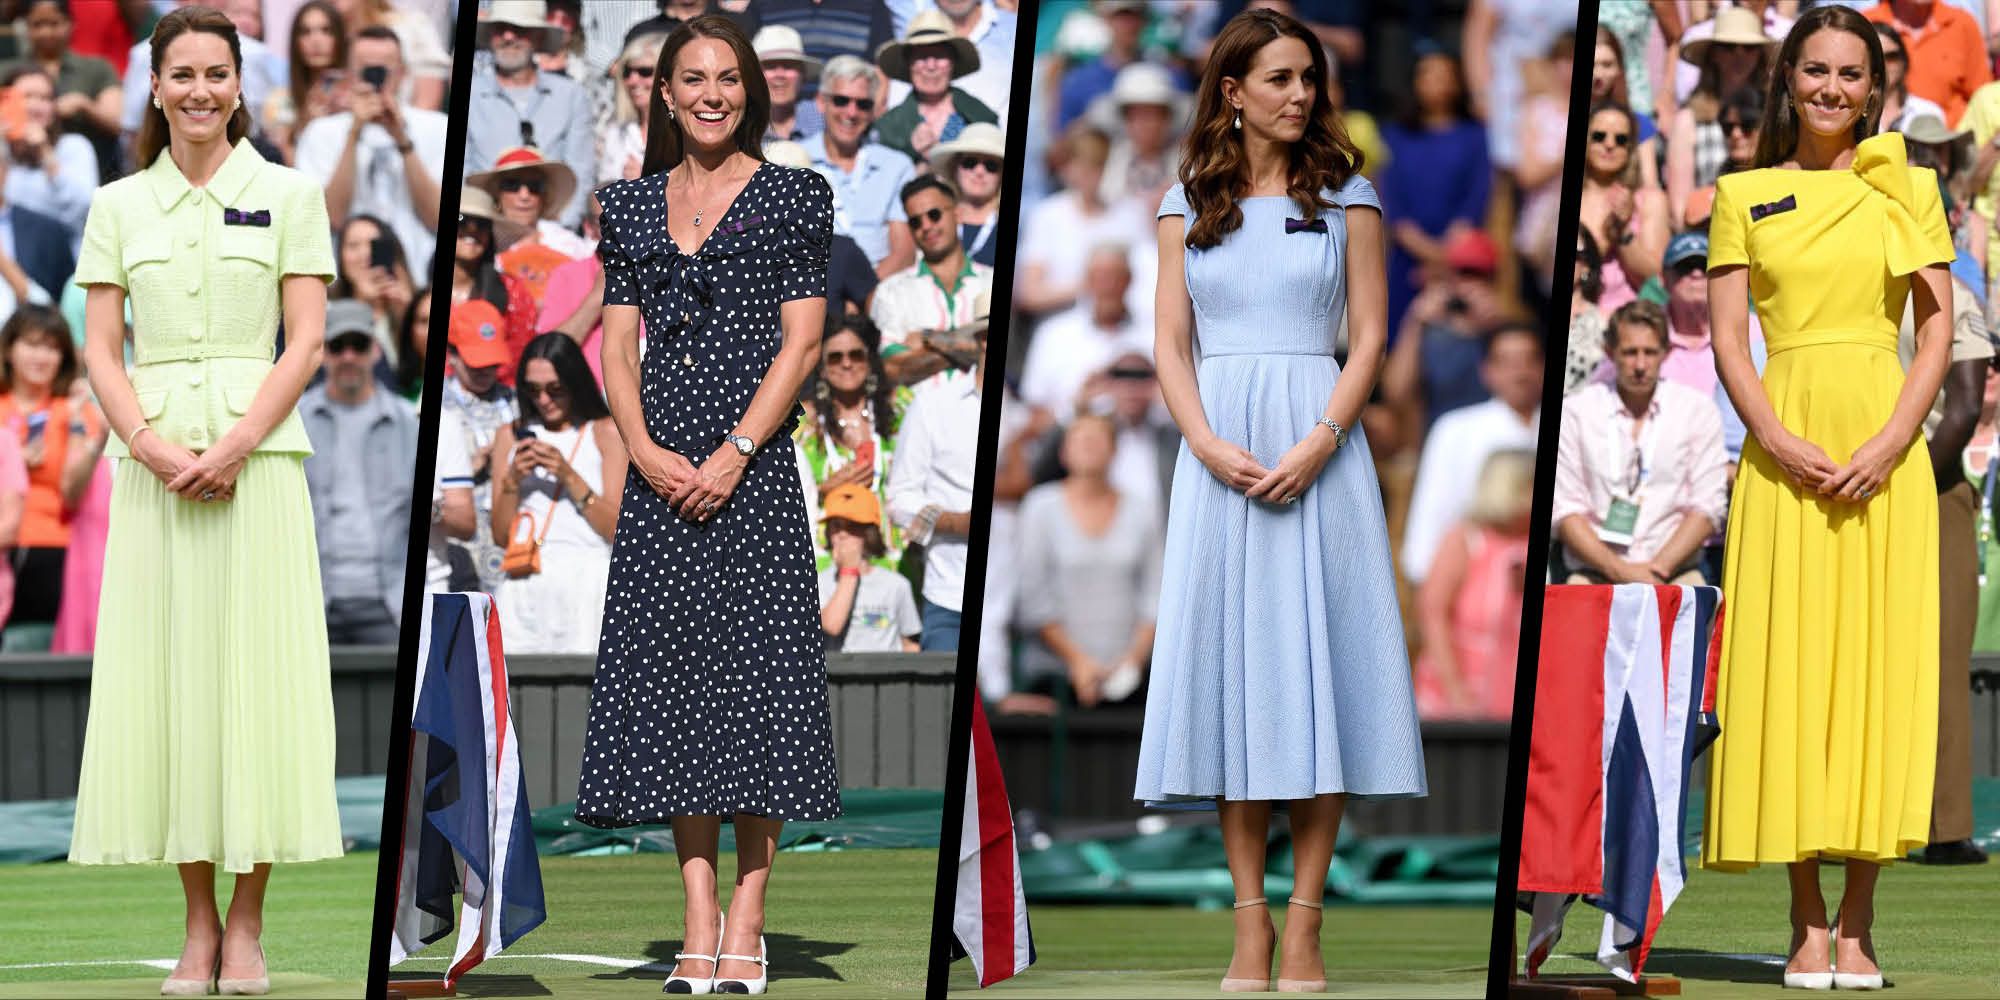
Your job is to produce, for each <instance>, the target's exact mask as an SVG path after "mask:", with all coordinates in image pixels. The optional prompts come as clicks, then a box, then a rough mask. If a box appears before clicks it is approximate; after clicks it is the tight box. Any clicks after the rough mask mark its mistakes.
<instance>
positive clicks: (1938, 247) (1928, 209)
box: [1910, 167, 1958, 263]
mask: <svg viewBox="0 0 2000 1000" xmlns="http://www.w3.org/2000/svg"><path fill="white" fill-rule="evenodd" d="M1910 186H1911V187H1913V188H1915V189H1916V190H1915V196H1916V199H1917V225H1918V226H1920V227H1921V228H1922V229H1923V231H1924V240H1925V242H1926V244H1927V246H1926V250H1928V251H1929V252H1930V253H1932V254H1935V255H1936V256H1935V257H1934V258H1933V260H1934V261H1935V262H1939V263H1942V262H1947V261H1950V260H1951V259H1952V258H1953V257H1956V256H1957V254H1958V251H1957V248H1956V247H1954V246H1953V245H1952V242H1951V223H1949V222H1947V221H1945V217H1944V196H1943V195H1942V194H1941V193H1940V189H1939V187H1938V176H1937V172H1936V171H1934V170H1931V169H1929V168H1927V167H1925V168H1919V169H1917V170H1912V171H1910Z"/></svg>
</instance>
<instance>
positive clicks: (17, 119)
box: [0, 87, 28, 142]
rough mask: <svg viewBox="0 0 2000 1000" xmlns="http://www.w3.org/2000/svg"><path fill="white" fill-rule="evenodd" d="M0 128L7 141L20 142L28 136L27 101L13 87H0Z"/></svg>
mask: <svg viewBox="0 0 2000 1000" xmlns="http://www.w3.org/2000/svg"><path fill="white" fill-rule="evenodd" d="M0 129H4V130H5V133H6V136H7V141H8V142H20V141H21V140H22V139H25V138H27V136H28V102H27V98H25V97H23V96H22V95H21V91H20V90H19V89H18V88H15V87H7V88H5V89H0Z"/></svg>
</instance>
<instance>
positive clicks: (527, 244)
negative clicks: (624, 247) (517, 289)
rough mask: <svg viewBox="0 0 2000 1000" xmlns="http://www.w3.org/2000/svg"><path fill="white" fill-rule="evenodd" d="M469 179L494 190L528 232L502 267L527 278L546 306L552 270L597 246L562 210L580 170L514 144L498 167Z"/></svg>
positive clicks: (506, 214)
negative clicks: (562, 218) (564, 220)
mask: <svg viewBox="0 0 2000 1000" xmlns="http://www.w3.org/2000/svg"><path fill="white" fill-rule="evenodd" d="M465 182H466V183H467V184H469V185H471V186H473V187H476V188H479V189H480V190H483V191H485V192H486V193H487V194H489V195H491V196H492V197H493V199H494V202H495V204H496V205H498V207H499V209H500V217H501V218H503V219H506V220H507V221H508V222H511V223H513V224H514V226H515V227H516V229H517V231H519V232H521V233H522V236H521V238H520V239H518V240H516V241H514V243H513V245H512V246H502V247H501V248H500V255H499V257H498V258H497V260H498V264H499V267H500V270H501V272H502V273H504V274H511V275H513V276H514V277H516V278H519V279H520V280H521V284H522V285H523V286H524V287H526V288H527V290H528V295H529V297H530V298H531V299H533V301H534V303H535V308H536V309H538V310H539V309H540V308H541V304H542V293H543V291H544V290H545V289H546V288H547V286H548V281H549V275H550V274H552V273H554V272H555V269H556V268H558V267H561V266H562V265H563V264H566V263H568V262H569V261H572V260H577V259H579V258H582V257H587V256H589V255H590V254H591V253H592V252H593V251H594V249H595V248H594V247H593V246H592V245H591V244H590V243H589V242H588V241H586V240H584V239H583V237H581V236H578V235H576V234H575V233H574V232H571V231H570V230H569V229H567V228H564V227H563V225H562V224H561V223H558V222H557V221H555V220H556V212H557V211H558V210H559V209H560V208H561V206H563V205H564V204H567V203H568V202H569V200H570V196H571V194H572V193H573V192H574V191H575V188H576V175H575V174H573V173H571V172H570V169H569V168H568V167H566V166H564V165H562V164H561V163H555V162H551V161H548V160H544V159H542V154H541V153H540V152H539V151H537V150H534V149H530V148H522V149H510V150H508V151H507V152H505V153H502V154H501V155H500V160H499V162H498V163H497V164H496V165H495V166H494V168H493V169H492V170H489V171H486V172H485V173H479V174H473V175H472V176H470V177H467V178H466V179H465Z"/></svg>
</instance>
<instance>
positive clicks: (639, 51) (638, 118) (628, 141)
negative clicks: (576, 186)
mask: <svg viewBox="0 0 2000 1000" xmlns="http://www.w3.org/2000/svg"><path fill="white" fill-rule="evenodd" d="M666 41H667V36H665V35H661V34H655V33H652V32H648V33H646V34H642V35H638V36H635V37H634V38H633V39H632V40H631V41H629V42H626V43H625V51H623V52H621V53H619V54H618V58H617V59H616V60H614V61H613V62H612V63H611V78H612V80H613V81H614V82H615V84H616V86H614V87H612V95H613V97H612V101H613V103H612V112H611V123H610V126H609V128H608V129H605V130H600V131H599V132H598V135H597V180H598V182H599V183H610V182H611V181H614V180H620V179H623V180H628V181H629V180H632V179H633V178H635V177H638V176H639V174H640V171H641V170H643V169H644V167H645V164H646V126H647V124H648V117H649V115H650V113H651V110H652V101H653V74H654V73H655V72H657V71H658V68H659V67H658V66H657V65H656V64H657V63H658V62H659V61H660V49H661V48H662V47H664V46H665V45H666ZM765 76H766V77H769V76H770V71H769V68H768V67H767V68H766V70H765Z"/></svg>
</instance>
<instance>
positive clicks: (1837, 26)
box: [1751, 7, 1886, 167]
mask: <svg viewBox="0 0 2000 1000" xmlns="http://www.w3.org/2000/svg"><path fill="white" fill-rule="evenodd" d="M1821 31H1845V32H1847V33H1848V34H1850V35H1853V36H1854V37H1856V38H1859V39H1861V44H1862V45H1864V46H1867V48H1868V72H1869V74H1870V76H1869V80H1868V85H1869V88H1870V89H1869V91H1868V103H1867V104H1865V105H1863V106H1862V108H1861V114H1860V115H1859V116H1858V117H1856V118H1855V119H1854V141H1855V142H1857V143H1858V142H1860V141H1861V140H1863V139H1866V138H1868V137H1869V136H1871V135H1874V134H1875V128H1876V125H1877V124H1878V123H1879V122H1880V121H1881V120H1882V81H1883V80H1884V79H1886V75H1885V74H1884V73H1883V69H1882V39H1881V37H1880V36H1878V35H1876V34H1875V28H1874V26H1873V25H1872V24H1870V23H1869V21H1868V19H1867V18H1865V17H1862V16H1861V15H1859V14H1856V13H1855V12H1854V11H1852V10H1849V9H1848V8H1846V7H1814V8H1813V9H1811V10H1809V11H1806V12H1805V13H1803V14H1800V15H1799V19H1798V22H1797V23H1795V24H1793V25H1792V30H1791V33H1790V34H1788V35H1786V36H1785V44H1784V45H1783V46H1781V47H1779V49H1778V60H1777V65H1776V66H1774V67H1772V69H1771V82H1770V84H1769V86H1768V87H1767V89H1766V90H1765V93H1766V95H1767V96H1766V97H1765V99H1764V128H1763V130H1762V131H1760V132H1759V133H1758V134H1757V157H1756V159H1755V160H1753V161H1751V166H1752V167H1773V166H1777V165H1778V164H1780V163H1783V162H1785V161H1786V160H1788V159H1791V158H1792V155H1793V154H1794V153H1796V152H1797V151H1798V147H1799V113H1798V109H1796V108H1794V107H1793V106H1792V90H1791V87H1790V85H1789V83H1790V79H1789V78H1790V77H1791V75H1792V67H1794V66H1796V65H1798V61H1799V50H1800V49H1802V48H1805V44H1806V39H1808V38H1811V37H1812V36H1813V35H1816V34H1818V33H1819V32H1821Z"/></svg>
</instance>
